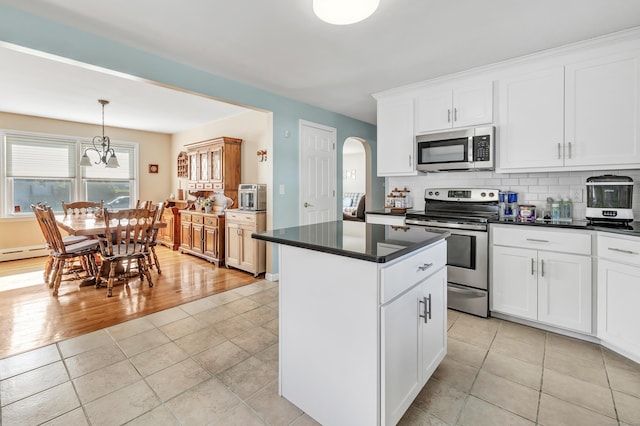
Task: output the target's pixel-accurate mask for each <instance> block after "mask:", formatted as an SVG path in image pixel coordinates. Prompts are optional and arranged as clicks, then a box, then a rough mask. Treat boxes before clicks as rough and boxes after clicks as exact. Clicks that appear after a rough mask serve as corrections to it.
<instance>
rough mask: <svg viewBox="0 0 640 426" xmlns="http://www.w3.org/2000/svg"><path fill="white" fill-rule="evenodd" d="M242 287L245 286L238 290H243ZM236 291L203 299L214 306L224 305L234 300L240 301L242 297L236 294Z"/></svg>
mask: <svg viewBox="0 0 640 426" xmlns="http://www.w3.org/2000/svg"><path fill="white" fill-rule="evenodd" d="M244 287H246V286H243V287H240V288H244ZM236 290H239V289H234V290H229V291H224V292H222V293H218V294H214V295H212V296H208V297H205V299H206V300H208V301H209V302H210V303H212V304H213V305H214V306H220V305H225V304H227V303H231V302H233V301H234V300H238V299H242V297H243V296H242V295H241V294H240V293H238V292H237V291H236Z"/></svg>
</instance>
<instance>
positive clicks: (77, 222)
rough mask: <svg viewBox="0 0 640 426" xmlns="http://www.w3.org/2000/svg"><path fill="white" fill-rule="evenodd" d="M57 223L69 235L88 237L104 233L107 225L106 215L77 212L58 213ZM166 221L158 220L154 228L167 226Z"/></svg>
mask: <svg viewBox="0 0 640 426" xmlns="http://www.w3.org/2000/svg"><path fill="white" fill-rule="evenodd" d="M56 223H57V224H58V227H59V228H60V229H63V230H64V231H66V232H67V233H68V234H69V235H84V236H88V237H96V236H98V235H104V233H105V232H106V231H107V226H106V224H105V223H104V217H96V216H95V215H94V214H92V213H89V214H75V215H56ZM166 227H167V224H166V223H164V222H156V223H155V224H154V228H158V229H160V228H166Z"/></svg>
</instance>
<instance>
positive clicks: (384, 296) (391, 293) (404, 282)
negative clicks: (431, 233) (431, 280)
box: [380, 243, 447, 303]
mask: <svg viewBox="0 0 640 426" xmlns="http://www.w3.org/2000/svg"><path fill="white" fill-rule="evenodd" d="M446 263H447V246H446V244H443V243H438V244H437V245H435V246H432V247H429V248H427V249H424V250H421V251H419V252H417V253H415V254H412V255H409V256H408V257H407V258H405V259H402V260H400V261H398V262H396V263H394V264H393V265H390V266H388V267H386V268H382V269H381V271H380V303H386V302H388V301H389V300H391V299H393V298H394V297H396V296H397V295H399V294H400V293H402V292H403V291H405V290H407V289H409V288H411V287H412V286H413V285H414V284H417V283H419V282H420V281H422V280H423V279H425V278H427V277H428V276H430V275H431V274H433V273H434V272H436V271H438V270H439V269H440V268H442V267H444V266H445V264H446Z"/></svg>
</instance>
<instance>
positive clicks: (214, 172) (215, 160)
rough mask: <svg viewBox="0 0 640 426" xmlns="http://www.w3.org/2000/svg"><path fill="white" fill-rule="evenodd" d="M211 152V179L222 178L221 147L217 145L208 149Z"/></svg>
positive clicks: (217, 179) (218, 179)
mask: <svg viewBox="0 0 640 426" xmlns="http://www.w3.org/2000/svg"><path fill="white" fill-rule="evenodd" d="M209 152H210V153H211V180H212V181H221V180H222V147H217V148H213V149H211V151H209Z"/></svg>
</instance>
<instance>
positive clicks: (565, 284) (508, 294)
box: [490, 225, 593, 334]
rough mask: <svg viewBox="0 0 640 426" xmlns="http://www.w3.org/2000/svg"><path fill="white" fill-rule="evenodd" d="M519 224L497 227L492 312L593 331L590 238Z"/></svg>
mask: <svg viewBox="0 0 640 426" xmlns="http://www.w3.org/2000/svg"><path fill="white" fill-rule="evenodd" d="M516 226H517V225H511V226H510V225H506V226H503V227H500V226H493V225H492V241H493V247H492V259H493V260H492V272H491V292H490V294H491V311H492V312H498V313H503V314H508V315H513V316H517V317H520V318H524V319H528V320H533V321H538V322H541V323H545V324H549V325H553V326H557V327H562V328H566V329H570V330H574V331H579V332H582V333H589V334H590V333H592V332H593V329H592V315H591V311H592V274H591V257H590V254H591V236H590V235H589V234H586V233H570V232H557V231H554V230H550V231H538V230H535V231H530V230H525V229H517V228H516ZM544 248H548V249H550V250H544ZM552 250H553V251H552ZM562 251H565V252H562ZM572 251H573V253H571V252H572Z"/></svg>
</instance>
